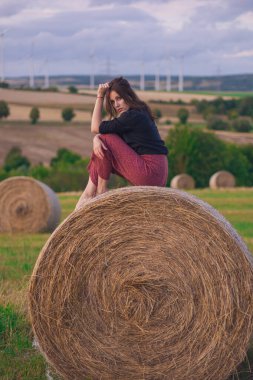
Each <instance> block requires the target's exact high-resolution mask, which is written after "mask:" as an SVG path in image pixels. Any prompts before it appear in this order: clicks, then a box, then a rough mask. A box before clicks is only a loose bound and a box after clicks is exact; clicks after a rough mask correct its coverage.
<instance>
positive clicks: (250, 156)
mask: <svg viewBox="0 0 253 380" xmlns="http://www.w3.org/2000/svg"><path fill="white" fill-rule="evenodd" d="M240 150H241V152H242V154H243V155H244V157H246V158H247V161H248V176H247V179H246V181H245V184H244V185H246V186H253V145H252V144H247V145H241V146H240Z"/></svg>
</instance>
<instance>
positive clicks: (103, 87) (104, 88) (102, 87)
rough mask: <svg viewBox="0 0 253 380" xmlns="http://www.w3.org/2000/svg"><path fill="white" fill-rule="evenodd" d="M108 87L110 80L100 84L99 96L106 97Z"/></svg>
mask: <svg viewBox="0 0 253 380" xmlns="http://www.w3.org/2000/svg"><path fill="white" fill-rule="evenodd" d="M108 88H109V82H106V83H102V84H100V85H99V86H98V92H97V96H101V97H104V96H105V93H106V91H107V90H108Z"/></svg>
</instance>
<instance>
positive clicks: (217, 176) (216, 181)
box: [209, 170, 235, 189]
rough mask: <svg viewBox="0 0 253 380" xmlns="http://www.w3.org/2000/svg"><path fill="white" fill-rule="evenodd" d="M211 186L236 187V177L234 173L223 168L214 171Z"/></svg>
mask: <svg viewBox="0 0 253 380" xmlns="http://www.w3.org/2000/svg"><path fill="white" fill-rule="evenodd" d="M209 186H210V188H211V189H218V188H220V187H235V177H234V176H233V174H231V173H229V172H227V171H225V170H221V171H219V172H217V173H214V174H213V175H212V177H211V178H210V180H209Z"/></svg>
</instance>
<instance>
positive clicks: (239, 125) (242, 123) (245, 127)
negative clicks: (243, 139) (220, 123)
mask: <svg viewBox="0 0 253 380" xmlns="http://www.w3.org/2000/svg"><path fill="white" fill-rule="evenodd" d="M232 126H233V129H234V130H235V131H237V132H250V131H251V130H252V125H251V123H250V122H249V120H247V119H237V120H235V121H234V122H233V124H232Z"/></svg>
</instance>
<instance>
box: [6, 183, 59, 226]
mask: <svg viewBox="0 0 253 380" xmlns="http://www.w3.org/2000/svg"><path fill="white" fill-rule="evenodd" d="M0 214H1V218H0V232H49V231H53V230H54V229H55V228H56V226H57V225H58V223H59V220H60V214H61V208H60V203H59V201H58V198H57V196H56V194H55V193H54V192H53V190H52V189H50V188H49V187H48V186H47V185H45V184H44V183H42V182H40V181H37V180H35V179H33V178H30V177H12V178H8V179H6V180H4V181H2V182H0Z"/></svg>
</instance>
